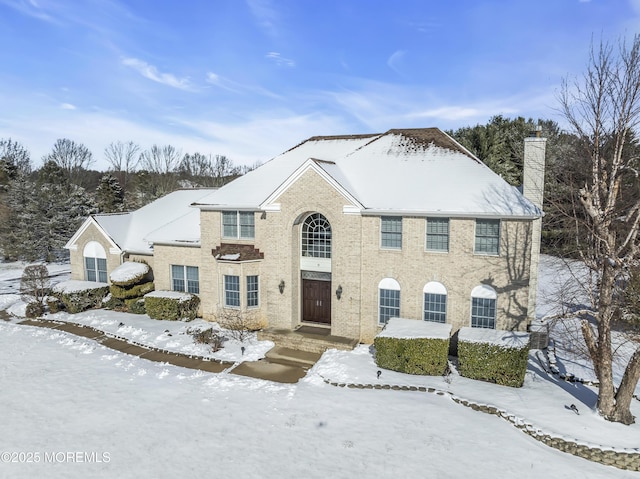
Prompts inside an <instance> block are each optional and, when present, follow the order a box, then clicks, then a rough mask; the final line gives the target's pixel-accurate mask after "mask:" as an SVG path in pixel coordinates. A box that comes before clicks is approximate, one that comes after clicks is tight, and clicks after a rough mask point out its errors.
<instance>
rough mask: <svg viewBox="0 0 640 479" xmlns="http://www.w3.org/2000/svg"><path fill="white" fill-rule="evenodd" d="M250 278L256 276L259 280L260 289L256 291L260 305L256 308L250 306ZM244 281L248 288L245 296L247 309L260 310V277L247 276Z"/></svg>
mask: <svg viewBox="0 0 640 479" xmlns="http://www.w3.org/2000/svg"><path fill="white" fill-rule="evenodd" d="M250 276H255V277H256V280H257V285H258V289H256V293H257V295H258V303H257V304H256V305H255V306H249V277H250ZM244 278H245V280H244V284H245V286H246V287H247V291H246V294H245V298H246V301H247V309H258V308H260V275H257V274H248V275H246V276H245V277H244Z"/></svg>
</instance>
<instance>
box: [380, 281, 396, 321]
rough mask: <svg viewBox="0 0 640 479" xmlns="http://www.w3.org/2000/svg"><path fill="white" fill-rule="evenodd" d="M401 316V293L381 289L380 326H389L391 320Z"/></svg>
mask: <svg viewBox="0 0 640 479" xmlns="http://www.w3.org/2000/svg"><path fill="white" fill-rule="evenodd" d="M398 316H400V291H398V290H395V289H380V316H379V319H378V320H379V322H380V324H387V322H388V321H389V319H391V318H395V317H398Z"/></svg>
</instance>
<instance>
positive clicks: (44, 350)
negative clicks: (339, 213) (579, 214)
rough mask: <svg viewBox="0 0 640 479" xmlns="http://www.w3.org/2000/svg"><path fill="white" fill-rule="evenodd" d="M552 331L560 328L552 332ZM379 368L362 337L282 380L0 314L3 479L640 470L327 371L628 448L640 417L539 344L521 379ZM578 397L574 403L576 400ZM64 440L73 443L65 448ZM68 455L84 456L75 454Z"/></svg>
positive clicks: (117, 319)
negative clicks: (625, 413)
mask: <svg viewBox="0 0 640 479" xmlns="http://www.w3.org/2000/svg"><path fill="white" fill-rule="evenodd" d="M552 260H553V259H549V258H543V261H542V263H541V266H542V268H543V269H544V268H545V267H546V266H554V267H555V263H554V262H553V261H552ZM7 271H10V268H2V267H0V275H2V274H3V272H4V273H6V277H9V278H13V279H10V280H9V281H15V278H16V277H17V278H18V279H19V277H20V274H17V276H16V275H15V272H14V274H13V275H11V274H10V273H8V272H7ZM0 277H1V276H0ZM541 278H547V279H546V280H545V282H544V283H543V284H542V285H541V288H542V289H544V288H547V290H548V291H549V290H551V289H552V287H551V286H549V282H548V280H550V279H554V278H557V274H551V273H549V272H548V270H544V271H543V272H542V274H541ZM61 279H66V278H64V276H63V277H62V278H61ZM3 290H4V291H6V288H5V289H3V283H2V280H0V291H3ZM7 292H9V291H7ZM541 297H542V298H544V295H541ZM540 302H541V307H543V308H544V307H550V306H549V305H548V304H547V303H548V301H546V300H544V299H542V300H541V301H540ZM23 306H24V303H22V301H21V300H20V298H19V296H18V295H16V294H3V295H0V310H7V311H8V312H12V310H13V311H18V312H19V309H20V307H23ZM13 314H17V313H13ZM22 314H24V313H22ZM50 319H59V320H65V321H73V322H76V323H79V324H86V325H90V326H93V327H95V328H98V329H101V330H103V331H106V332H108V333H111V334H114V335H117V336H122V337H125V338H128V339H130V340H131V341H136V342H139V343H142V344H147V345H149V346H154V347H159V348H162V349H169V350H173V351H180V352H184V353H187V354H198V355H205V356H207V355H208V356H210V357H217V358H219V359H226V360H230V361H239V360H243V359H245V360H246V359H249V360H254V359H258V358H259V357H262V356H263V355H264V352H266V350H268V349H269V348H270V347H271V343H268V342H258V341H257V340H255V338H253V339H252V340H251V341H249V343H248V344H246V345H245V347H246V349H247V350H246V353H245V356H244V357H242V355H241V352H240V344H239V343H234V342H233V341H228V342H227V343H225V347H224V348H223V349H222V350H221V351H220V352H218V353H210V352H208V351H207V348H208V347H207V346H205V345H196V344H195V343H194V342H193V339H192V337H191V335H190V334H189V332H188V331H189V330H190V329H191V330H193V329H196V328H205V327H214V328H217V327H218V326H217V325H216V324H213V323H207V322H205V321H202V320H195V321H192V322H179V321H178V322H176V321H156V320H151V319H149V318H148V317H147V316H146V315H132V314H124V313H117V312H113V311H106V310H91V311H86V312H84V313H80V314H76V315H69V314H67V313H57V314H55V315H51V316H50ZM564 324H571V323H568V322H567V323H564ZM553 334H556V335H558V337H560V336H562V337H567V335H562V334H560V332H559V331H558V330H554V331H553ZM557 343H558V348H557V356H558V364H559V367H561V368H564V369H565V370H570V369H576V368H577V369H579V370H580V371H581V372H582V373H583V374H577V376H581V377H585V376H586V375H587V373H588V372H589V367H588V365H586V366H585V361H584V359H582V358H580V357H578V356H576V357H574V356H570V354H569V352H570V351H572V348H573V346H571V345H569V346H567V345H566V343H567V341H565V342H564V343H563V342H562V341H557ZM580 368H581V369H580ZM378 370H379V369H378V368H377V367H376V366H375V362H374V359H373V355H372V350H371V349H370V347H369V346H359V347H358V348H357V349H356V350H355V351H353V352H345V351H335V350H334V351H328V352H327V353H325V354H324V355H323V357H322V358H321V360H320V361H319V362H318V363H317V364H316V366H314V368H313V369H312V370H311V371H310V372H309V374H308V375H307V377H306V378H304V379H303V380H301V382H299V383H298V384H296V385H281V384H276V383H271V382H268V381H261V380H255V379H250V378H244V377H241V376H236V375H233V374H230V373H227V372H225V373H221V374H210V373H204V372H201V371H192V370H187V369H182V368H179V367H175V366H171V365H166V364H160V363H154V362H150V361H146V360H144V359H140V358H137V357H134V356H129V355H126V354H123V353H118V352H115V351H113V350H110V349H107V348H105V347H104V346H102V345H100V344H99V343H97V342H95V341H91V340H88V339H85V338H79V337H76V336H73V335H70V334H67V333H64V332H58V331H53V330H48V329H39V328H34V327H26V326H19V325H17V324H15V320H14V321H13V322H7V321H0V384H1V385H2V387H1V388H0V403H1V404H2V405H3V410H4V411H5V414H3V432H4V434H2V435H0V477H16V478H22V477H25V478H26V477H52V478H55V477H70V478H75V477H78V478H80V477H82V478H84V477H95V476H101V477H113V476H121V477H140V476H145V477H176V476H189V477H199V476H200V477H202V476H204V475H205V474H206V475H215V476H216V477H231V476H233V477H249V478H252V477H256V478H258V477H259V478H270V477H283V478H288V477H298V476H304V477H311V478H313V477H326V476H327V475H330V476H333V477H338V478H339V477H376V478H377V477H382V478H384V477H404V476H409V475H413V476H417V477H425V476H426V475H428V476H433V477H452V478H455V477H469V476H470V474H471V473H470V471H473V473H472V474H471V475H472V476H473V477H477V478H480V479H483V478H494V477H522V478H527V477H545V476H549V477H554V478H563V477H566V478H573V477H576V475H579V476H580V477H586V478H600V477H602V478H605V477H606V478H615V477H638V474H637V473H632V472H626V471H621V470H618V469H615V468H612V467H606V466H602V465H599V464H595V463H591V462H589V461H586V460H583V459H580V458H577V457H574V456H571V455H569V454H565V453H561V452H559V451H556V450H554V449H552V448H549V447H547V446H544V445H543V444H541V443H539V442H537V441H535V440H534V439H532V438H530V437H528V436H527V435H525V434H524V433H522V432H521V431H519V430H518V429H516V428H515V427H514V426H512V425H511V424H509V423H508V422H506V421H505V420H503V419H500V418H497V417H495V416H490V415H487V414H484V413H480V412H476V411H473V410H471V409H469V408H465V407H463V406H461V405H459V404H456V403H454V402H453V401H452V400H451V398H450V397H449V396H447V395H444V396H439V395H436V394H430V393H421V392H407V391H393V390H360V389H348V388H335V387H332V386H330V385H327V384H326V383H325V382H324V378H328V379H330V380H331V381H336V382H352V383H360V384H376V383H378V382H379V383H382V384H397V385H414V386H426V387H433V388H436V389H438V390H442V391H446V392H449V393H451V394H453V395H456V396H458V397H460V398H463V399H468V400H471V401H475V402H478V403H482V404H490V405H493V406H497V407H499V408H503V409H505V410H507V411H508V412H509V413H511V414H515V415H517V416H518V417H520V418H522V419H523V420H524V421H525V422H528V423H530V424H532V425H533V426H535V427H538V428H540V429H542V430H544V431H546V432H549V433H552V434H554V435H557V436H561V437H564V438H568V439H577V440H578V441H579V442H581V443H587V444H592V445H593V444H595V445H599V444H602V445H604V446H613V447H615V448H635V447H638V445H639V443H638V439H637V438H638V437H640V424H634V425H632V426H622V425H619V424H612V423H609V422H606V421H604V420H603V419H601V418H600V417H599V416H598V415H597V414H596V413H595V411H594V405H595V401H596V394H597V392H596V390H595V389H594V388H590V387H587V386H584V385H581V384H573V383H567V382H563V381H558V380H557V379H555V378H553V377H549V376H548V375H547V374H545V373H544V372H543V371H542V369H541V367H540V365H539V363H538V362H537V359H536V357H535V353H533V354H532V355H531V360H530V362H529V370H528V371H527V375H526V378H525V384H524V386H523V387H522V388H508V387H503V386H496V385H493V384H488V383H484V382H480V381H473V380H470V379H466V378H462V377H460V376H458V375H457V374H455V372H454V373H453V374H452V375H450V376H448V377H446V378H443V377H425V376H412V375H406V374H402V373H397V372H393V371H388V370H382V374H381V376H380V379H378V377H377V371H378ZM572 404H573V405H576V406H577V408H578V410H579V413H580V414H576V413H575V412H574V411H572V410H571V409H570V406H571V405H572ZM632 412H633V413H634V414H635V415H636V416H637V417H638V418H640V402H638V401H633V404H632ZM2 452H5V453H6V452H9V453H18V452H27V453H28V452H31V453H32V455H31V457H32V458H34V457H36V456H35V454H38V456H37V457H39V459H40V462H38V463H29V464H25V463H7V462H6V461H5V458H7V457H9V458H11V455H9V456H7V455H6V454H4V455H3V454H1V453H2ZM73 452H76V453H78V452H80V453H81V454H80V456H78V455H77V454H76V455H73V454H72V455H71V456H70V455H68V454H67V453H73ZM61 453H62V454H61ZM85 453H86V456H85V455H84V454H85ZM45 454H48V456H45ZM91 454H94V455H93V456H91ZM13 457H15V458H16V459H17V460H19V459H20V457H21V456H18V455H14V456H13ZM22 457H23V458H25V456H22ZM78 457H80V458H81V459H83V460H84V459H85V458H86V457H88V458H89V459H90V460H89V461H87V460H85V461H84V463H82V464H79V463H77V461H76V462H72V461H75V460H76V459H77V458H78ZM52 458H53V460H52ZM69 458H71V459H69ZM45 459H48V460H49V461H48V462H46V461H45ZM97 459H99V460H100V461H101V462H97ZM105 459H106V460H105ZM3 461H4V462H3ZM5 471H6V472H5Z"/></svg>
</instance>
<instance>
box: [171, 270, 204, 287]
mask: <svg viewBox="0 0 640 479" xmlns="http://www.w3.org/2000/svg"><path fill="white" fill-rule="evenodd" d="M171 288H172V289H173V291H183V292H186V293H193V294H200V279H199V272H198V267H197V266H184V265H179V264H172V265H171Z"/></svg>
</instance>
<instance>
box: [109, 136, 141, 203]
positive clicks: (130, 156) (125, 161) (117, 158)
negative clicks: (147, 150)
mask: <svg viewBox="0 0 640 479" xmlns="http://www.w3.org/2000/svg"><path fill="white" fill-rule="evenodd" d="M104 157H105V159H106V160H107V161H108V162H109V165H110V166H111V170H113V171H114V172H119V174H120V176H121V180H122V189H124V190H125V191H127V184H128V183H129V175H130V174H131V173H133V172H134V171H135V170H136V168H137V166H138V162H139V161H140V146H139V145H138V144H136V143H134V142H133V141H127V142H123V141H116V142H112V143H109V145H107V147H106V148H105V149H104Z"/></svg>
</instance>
